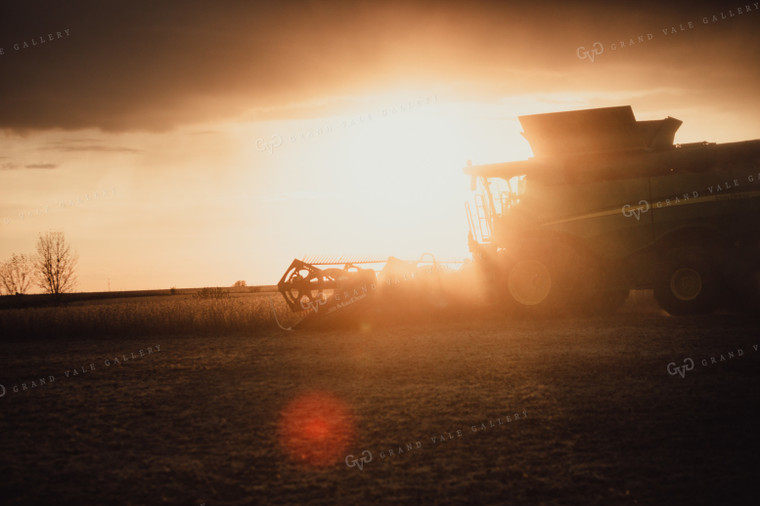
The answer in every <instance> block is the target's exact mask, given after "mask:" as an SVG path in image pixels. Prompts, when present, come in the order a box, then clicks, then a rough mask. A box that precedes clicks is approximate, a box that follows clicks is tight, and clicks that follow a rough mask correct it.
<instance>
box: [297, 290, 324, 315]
mask: <svg viewBox="0 0 760 506" xmlns="http://www.w3.org/2000/svg"><path fill="white" fill-rule="evenodd" d="M325 304H327V297H325V294H324V293H322V292H319V294H317V300H315V301H314V302H311V301H305V300H303V299H301V308H302V309H303V310H304V311H309V310H312V311H314V312H315V313H318V312H319V306H324V305H325Z"/></svg>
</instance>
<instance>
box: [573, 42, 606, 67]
mask: <svg viewBox="0 0 760 506" xmlns="http://www.w3.org/2000/svg"><path fill="white" fill-rule="evenodd" d="M603 53H604V46H603V45H602V43H601V42H594V45H592V46H591V50H590V51H588V50H586V48H585V47H584V46H580V47H579V48H578V49H577V50H576V51H575V54H576V56H578V59H579V60H585V59H586V58H588V59H589V60H591V63H594V58H596V57H597V56H599V55H601V54H603Z"/></svg>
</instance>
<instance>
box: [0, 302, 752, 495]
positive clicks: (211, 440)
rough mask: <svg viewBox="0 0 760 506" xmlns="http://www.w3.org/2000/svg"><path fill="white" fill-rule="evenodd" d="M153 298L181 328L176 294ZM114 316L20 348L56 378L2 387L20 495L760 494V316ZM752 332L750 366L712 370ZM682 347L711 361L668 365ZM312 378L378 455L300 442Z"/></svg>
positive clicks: (32, 367) (5, 471)
mask: <svg viewBox="0 0 760 506" xmlns="http://www.w3.org/2000/svg"><path fill="white" fill-rule="evenodd" d="M178 302H180V303H182V301H178ZM200 302H204V301H191V302H188V303H193V304H198V303H200ZM253 303H254V304H265V305H268V301H266V299H265V298H259V299H257V300H256V301H255V302H253ZM155 304H157V307H156V308H155V309H154V310H153V311H155V313H151V314H152V315H154V316H155V317H156V318H159V317H160V315H161V314H164V315H168V316H164V318H167V323H162V325H169V323H168V321H169V320H170V318H171V317H172V316H171V315H172V313H171V311H172V307H174V308H175V309H174V310H176V307H177V306H171V305H167V306H163V305H162V304H164V302H163V301H156V302H155ZM167 304H168V303H167ZM171 304H176V302H171ZM235 304H241V305H239V306H238V305H235ZM246 304H247V305H246ZM113 305H114V306H115V309H114V311H116V312H117V313H118V312H127V308H126V306H121V305H119V304H118V303H115V304H113ZM194 307H198V306H194ZM208 307H209V309H208V310H209V311H218V310H216V309H211V308H212V307H213V306H212V305H209V306H208ZM255 307H258V308H259V309H260V308H261V307H265V306H255ZM233 308H238V310H241V311H245V310H251V308H252V306H251V302H250V301H249V302H245V301H239V302H232V305H229V306H227V309H226V310H228V311H233ZM240 308H243V309H240ZM246 308H247V309H246ZM642 308H643V309H642ZM63 309H77V310H78V309H79V308H76V307H70V308H63ZM85 309H86V308H82V310H83V313H81V314H82V316H81V318H82V321H85V322H86V321H87V320H86V318H85V316H84V315H86V314H87V313H86V312H84V310H85ZM260 310H261V309H260ZM49 314H52V315H55V314H57V313H55V312H51V313H49ZM75 314H77V313H76V312H75ZM111 314H113V313H108V312H105V313H102V315H101V316H100V317H99V318H100V319H99V320H98V324H102V325H104V326H105V327H104V328H105V329H114V330H113V332H114V334H108V333H107V332H104V331H103V330H102V329H101V327H99V326H98V325H96V324H88V325H91V327H84V328H91V329H92V332H97V333H96V334H83V335H77V334H76V332H75V333H74V334H72V337H68V338H65V339H64V338H60V339H38V340H23V341H22V340H15V341H13V342H7V341H6V342H4V343H3V344H2V346H3V348H2V355H0V360H1V363H2V369H1V371H2V372H1V373H0V384H3V385H5V387H8V388H9V387H11V385H14V384H18V383H19V382H20V381H23V380H29V379H32V378H36V377H39V376H42V375H46V376H47V375H54V376H55V378H56V381H55V382H54V383H51V384H47V385H44V386H39V387H37V388H35V389H30V390H28V391H23V392H18V393H15V392H12V391H11V390H10V389H9V390H8V392H7V393H6V395H5V396H4V398H0V403H2V418H0V434H2V436H0V438H2V439H1V442H2V446H1V447H0V472H2V475H3V481H2V483H1V484H0V497H2V498H3V502H4V503H5V504H46V503H51V502H55V503H56V504H82V503H86V504H195V505H200V504H201V503H205V504H207V505H215V504H226V505H238V504H306V503H316V504H334V503H339V504H378V503H386V504H399V503H407V504H408V503H412V504H414V503H427V504H435V503H437V504H442V503H448V504H465V503H469V504H472V503H490V504H505V503H509V504H585V505H593V504H600V505H601V504H663V503H667V504H695V503H707V504H749V503H751V501H750V500H749V499H748V498H749V497H751V496H749V495H747V494H751V493H753V492H754V493H756V492H757V488H756V487H757V485H756V475H757V471H758V470H759V469H760V466H759V465H758V457H757V454H758V452H757V450H758V448H760V445H759V444H758V443H759V439H760V437H759V436H758V435H757V429H756V417H755V414H754V413H755V408H756V405H757V402H758V400H760V399H758V397H759V395H760V394H759V393H758V390H757V384H758V382H757V379H758V376H759V375H760V367H758V366H759V365H760V360H759V359H758V357H760V353H755V352H754V351H753V350H752V347H751V346H752V345H753V344H756V343H757V342H758V340H760V339H758V337H757V336H758V332H757V331H758V328H760V324H759V323H758V321H757V319H756V318H751V317H741V318H740V317H734V316H729V315H714V316H708V317H694V318H681V319H674V318H669V317H667V316H664V315H663V314H662V313H661V312H659V311H658V310H654V309H651V308H649V306H647V305H646V303H643V302H642V303H641V304H640V306H637V307H630V306H629V307H627V308H626V309H624V311H623V312H622V313H621V314H619V315H617V316H616V317H607V318H565V319H559V320H552V321H542V320H533V321H513V320H509V319H506V318H504V317H501V316H498V315H490V316H487V317H480V318H469V319H467V318H459V319H458V320H457V321H445V322H432V323H431V322H427V323H417V324H415V323H407V324H402V325H390V326H371V325H365V326H364V327H362V330H352V329H342V330H341V329H339V330H331V331H308V332H297V333H286V332H283V331H280V330H279V329H276V328H273V327H272V322H271V321H269V322H268V323H259V322H261V321H266V320H250V321H249V322H248V325H251V326H252V327H250V328H248V327H245V326H243V327H240V328H239V329H238V328H236V329H238V330H239V332H219V333H215V332H213V331H211V327H209V330H208V331H207V332H205V333H204V335H197V333H196V332H188V333H187V334H183V332H182V330H177V331H176V332H174V333H172V334H171V336H175V337H169V335H167V336H163V337H161V338H160V339H159V338H148V337H146V335H141V334H140V333H139V332H134V331H130V332H133V333H132V334H131V335H128V334H127V333H124V332H123V331H122V333H119V329H118V324H117V323H114V322H110V321H108V318H107V316H108V315H111ZM209 314H214V313H209ZM221 314H222V315H224V314H225V313H224V312H223V311H222V313H221ZM231 314H233V315H234V314H235V313H234V311H233V313H231ZM229 317H231V316H229ZM123 318H125V320H121V321H122V323H123V322H125V321H126V322H127V323H126V324H130V323H129V322H130V320H129V319H128V318H129V317H128V316H124V317H123ZM203 318H206V319H207V320H205V321H212V322H213V321H217V320H214V319H212V318H211V317H210V316H205V317H203ZM214 318H216V316H215V317H214ZM267 318H268V316H267ZM151 321H152V319H151ZM158 321H159V322H161V321H163V320H160V319H159V320H158ZM180 321H184V325H185V327H182V328H183V329H184V328H188V329H193V330H195V328H194V325H196V324H197V321H195V320H189V319H188V320H180ZM218 321H221V322H224V321H226V320H224V319H220V320H218ZM148 323H150V322H149V321H144V320H140V319H137V320H136V321H135V322H133V323H131V325H133V329H135V328H139V325H148ZM30 325H34V324H33V323H30ZM78 325H85V324H84V323H79V324H78ZM256 325H261V326H256ZM267 325H268V327H267ZM75 328H79V329H80V330H81V328H82V327H74V326H72V327H70V330H72V331H73V330H74V329H75ZM251 328H252V329H253V330H252V331H250V332H249V333H248V334H247V335H246V332H248V330H250V329H251ZM245 329H248V330H245ZM41 335H43V336H46V335H47V334H45V333H42V334H41ZM62 335H64V334H61V335H59V337H60V336H62ZM108 335H116V336H119V338H118V339H104V338H102V337H107V336H108ZM94 337H97V338H94ZM157 345H158V346H160V351H159V352H156V353H153V354H151V355H145V356H142V357H140V356H139V354H138V353H139V352H138V350H144V349H146V348H147V347H151V346H152V347H154V349H155V346H157ZM739 347H742V348H744V349H745V352H746V353H745V356H744V357H743V358H742V359H740V360H739V359H735V360H733V361H728V362H725V363H718V364H716V365H714V366H713V365H711V366H709V367H702V366H701V365H699V360H700V359H701V358H702V357H710V356H719V355H720V354H722V353H725V352H727V351H729V350H735V349H737V348H739ZM131 353H135V354H138V355H136V356H137V358H131V356H130V354H131ZM125 354H126V356H127V357H128V358H129V360H128V361H123V362H121V363H120V364H119V365H118V366H117V365H115V364H114V362H113V357H115V356H119V357H122V356H124V355H125ZM684 356H690V357H693V358H694V359H695V361H697V363H698V368H697V369H696V370H694V371H692V372H690V373H689V374H688V375H687V376H686V377H684V378H681V377H680V376H677V375H676V376H673V375H669V374H668V372H667V369H666V365H667V364H668V363H669V362H671V361H677V362H679V363H680V360H681V359H682V358H683V357H684ZM106 360H108V361H109V363H110V365H109V366H106V365H105V361H106ZM90 363H92V364H95V370H92V371H89V372H87V373H83V374H81V375H77V376H73V377H72V376H70V375H69V376H68V377H67V376H66V375H65V374H64V371H69V370H72V369H74V368H76V367H79V366H84V365H87V364H90ZM314 393H318V394H319V395H327V396H330V398H333V399H336V400H337V401H336V402H340V403H343V405H344V406H345V407H346V410H347V412H348V413H349V415H350V416H348V417H347V420H348V422H347V423H350V424H351V427H350V429H351V430H347V431H346V434H347V439H345V440H343V441H341V448H340V450H341V455H343V452H345V455H348V454H352V455H354V456H360V455H361V454H362V452H363V451H364V450H368V451H369V452H371V454H372V456H373V458H372V461H370V462H367V463H365V464H364V466H363V469H361V470H360V469H358V468H357V467H348V466H347V465H346V463H345V461H343V460H338V461H336V462H330V463H327V464H326V465H324V466H314V465H309V464H307V463H304V462H298V461H297V459H296V460H294V458H293V455H292V454H291V453H289V452H288V451H287V448H286V447H285V446H286V445H284V443H283V440H282V424H283V412H287V411H288V409H287V408H288V406H290V405H291V403H293V402H297V401H298V399H301V398H302V397H303V396H309V395H312V394H314ZM523 410H524V411H525V413H526V414H527V416H526V417H524V418H520V419H519V420H513V421H512V422H511V423H509V424H502V425H499V424H498V422H497V420H499V419H501V420H502V421H503V420H504V417H505V416H506V415H510V414H513V413H515V412H523ZM302 415H303V423H304V424H305V425H303V428H304V430H306V431H308V430H311V429H310V427H311V426H310V425H308V424H307V422H308V418H309V413H308V411H307V412H305V413H304V412H302ZM299 420H301V418H298V419H296V420H295V421H293V423H295V424H296V427H298V423H300V422H299ZM491 423H493V424H494V427H491ZM481 424H483V425H485V428H484V429H483V428H482V427H483V425H481ZM473 425H476V426H477V427H478V430H477V431H473V430H472V426H473ZM457 430H459V431H461V432H462V434H463V435H462V437H458V436H457ZM450 436H453V438H451V437H450ZM431 438H433V439H435V438H437V439H438V440H437V442H434V441H433V439H431ZM417 441H419V442H420V443H421V447H419V448H417V447H416V445H415V443H416V442H417ZM408 443H412V445H413V446H415V448H414V449H413V450H411V451H406V452H404V453H403V454H400V453H398V450H397V449H398V447H399V446H401V447H403V448H406V444H408ZM391 449H392V450H394V455H392V456H391V455H390V453H389V450H391ZM381 454H382V455H383V456H381Z"/></svg>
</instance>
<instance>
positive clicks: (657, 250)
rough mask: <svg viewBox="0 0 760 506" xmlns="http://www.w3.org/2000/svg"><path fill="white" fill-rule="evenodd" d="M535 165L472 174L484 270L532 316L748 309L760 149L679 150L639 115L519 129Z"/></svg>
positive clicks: (533, 121) (568, 116)
mask: <svg viewBox="0 0 760 506" xmlns="http://www.w3.org/2000/svg"><path fill="white" fill-rule="evenodd" d="M520 122H521V124H522V126H523V130H524V133H523V135H524V136H525V138H526V139H527V140H528V142H529V143H530V145H531V147H532V149H533V153H534V155H535V157H534V158H531V159H529V160H526V161H518V162H508V163H497V164H490V165H479V166H472V165H470V166H468V167H467V168H465V169H464V170H465V173H467V174H469V175H470V176H471V177H472V186H473V190H479V191H478V192H477V194H476V198H475V207H474V208H471V207H469V206H468V218H469V222H470V235H469V245H470V251H471V252H472V254H473V258H474V261H475V262H476V264H477V265H480V266H481V267H482V268H483V269H485V270H486V271H487V272H489V273H490V277H491V278H492V279H493V280H494V283H493V287H494V291H495V292H497V293H496V294H495V295H496V296H497V297H498V298H499V300H504V301H506V303H507V304H508V305H509V306H510V307H511V308H512V309H513V310H515V311H517V312H521V313H524V314H541V315H548V314H556V313H559V312H568V311H570V312H610V311H614V310H615V309H617V308H618V307H619V306H620V305H622V303H623V302H624V301H625V299H626V297H627V296H628V292H629V290H630V289H633V288H653V289H654V294H655V297H656V299H657V301H658V302H659V304H660V305H661V307H662V308H663V309H665V310H666V311H668V312H669V313H671V314H691V313H704V312H709V311H713V310H715V309H717V308H718V307H719V306H720V305H721V303H725V304H726V305H730V306H731V307H737V306H740V305H743V304H745V303H747V302H748V301H749V300H750V299H751V298H752V297H753V296H754V294H755V293H756V291H757V284H758V283H757V281H758V278H757V274H758V270H760V265H759V263H758V259H760V140H752V141H744V142H734V143H726V144H715V143H707V142H702V143H694V144H682V145H677V144H673V139H674V136H675V133H676V130H677V129H678V127H679V126H680V125H681V121H679V120H676V119H674V118H670V117H668V118H666V119H663V120H659V121H637V120H636V119H635V117H634V115H633V111H632V109H631V107H630V106H626V107H612V108H604V109H590V110H581V111H571V112H560V113H552V114H538V115H531V116H522V117H520Z"/></svg>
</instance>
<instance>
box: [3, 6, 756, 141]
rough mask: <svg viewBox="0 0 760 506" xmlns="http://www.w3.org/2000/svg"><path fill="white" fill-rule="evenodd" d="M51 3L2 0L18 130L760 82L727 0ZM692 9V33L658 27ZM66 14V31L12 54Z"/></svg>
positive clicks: (136, 127)
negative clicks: (335, 102) (394, 95)
mask: <svg viewBox="0 0 760 506" xmlns="http://www.w3.org/2000/svg"><path fill="white" fill-rule="evenodd" d="M38 3H39V2H28V3H26V2H25V3H22V4H19V5H17V6H15V7H14V12H13V15H10V13H7V12H0V47H4V48H5V51H6V54H5V55H3V56H0V72H2V73H3V75H4V76H12V78H7V79H2V80H0V110H3V115H2V117H0V128H5V129H10V130H13V131H16V132H23V131H26V130H30V129H31V130H40V129H64V130H77V129H84V128H96V129H100V130H104V131H114V132H121V131H166V130H169V129H173V128H176V127H178V126H182V125H186V124H193V123H200V122H204V123H209V122H212V121H215V120H219V119H223V120H225V119H236V118H239V117H241V116H245V115H246V114H247V113H248V112H249V111H253V114H251V115H250V117H249V119H250V120H254V121H255V120H258V119H276V118H280V117H281V116H280V114H282V115H284V116H286V117H291V116H292V115H293V114H299V111H300V109H303V108H299V107H295V108H293V107H291V106H292V104H303V103H310V102H319V101H324V100H330V97H361V96H365V95H367V94H372V93H379V92H383V91H387V90H389V89H405V88H407V87H414V88H415V89H427V90H429V89H431V88H434V87H436V86H440V85H442V84H452V83H462V86H461V87H460V90H461V91H462V92H463V93H468V92H469V91H471V89H472V87H477V86H479V85H482V84H483V83H489V84H493V85H499V86H500V88H501V90H502V91H503V92H504V93H503V94H502V95H501V96H504V94H520V93H529V92H538V93H541V92H551V91H560V90H579V91H582V90H591V91H593V90H594V89H600V88H603V87H605V86H606V87H613V88H614V87H620V86H626V87H628V88H632V87H637V86H638V87H647V86H651V85H653V84H654V85H657V86H660V85H665V86H672V85H675V84H682V83H687V82H688V83H689V85H690V86H692V87H699V88H702V89H711V90H717V89H719V90H720V91H721V93H725V94H733V95H736V96H740V95H745V96H746V95H752V96H753V97H754V89H755V88H756V83H757V80H758V75H759V74H760V67H758V66H757V65H752V64H751V62H753V61H754V60H755V59H756V54H757V52H758V51H759V50H760V39H758V37H756V36H755V31H756V29H755V27H756V25H757V23H758V22H760V12H757V13H756V12H751V13H749V14H746V15H744V17H739V18H736V19H732V20H728V21H725V22H722V23H716V24H711V25H702V23H701V19H702V17H703V16H706V15H713V13H720V12H721V11H724V10H727V8H726V7H724V5H725V3H720V2H717V1H713V2H706V1H702V2H699V1H697V2H685V1H676V2H668V3H667V4H665V3H663V2H655V1H651V0H642V1H637V2H622V3H614V4H613V3H611V2H608V3H598V2H590V1H587V2H559V1H555V2H548V1H542V0H535V1H533V2H530V3H524V4H516V3H514V2H477V3H467V4H464V3H459V2H453V1H446V0H440V1H436V2H433V1H415V2H401V1H394V0H388V1H386V2H370V1H356V2H349V1H335V2H329V3H320V2H287V3H285V2H282V3H276V2H271V3H266V4H264V3H260V2H225V1H219V2H214V3H213V4H212V5H209V4H208V3H206V2H178V1H165V2H154V1H147V0H135V1H133V2H129V3H119V4H111V3H106V2H96V1H93V0H87V1H84V0H75V1H72V2H67V3H65V4H64V3H58V2H50V3H49V5H47V6H46V8H45V9H39V8H38V5H37V4H38ZM742 3H743V2H737V5H741V4H742ZM16 11H18V12H16ZM752 16H755V17H754V18H752ZM688 21H693V22H695V23H696V25H697V27H696V28H695V29H694V30H693V31H692V32H683V33H681V32H679V33H677V34H671V35H667V36H666V35H663V34H662V33H659V31H660V30H661V29H662V28H665V27H668V26H678V25H679V23H685V22H688ZM63 28H69V29H70V36H69V37H68V38H66V39H61V40H57V41H56V42H55V43H50V44H48V45H46V46H44V47H43V46H41V47H34V48H30V49H25V50H24V51H20V52H14V51H11V52H10V53H8V50H9V48H11V47H12V45H13V44H14V43H16V42H19V41H24V40H30V39H31V38H33V37H35V36H39V35H41V34H45V33H49V32H51V31H53V32H54V31H60V30H62V29H63ZM648 32H652V33H653V34H655V35H656V37H655V39H654V40H652V41H651V42H648V43H647V44H646V45H641V46H640V47H638V46H636V47H631V48H626V49H625V50H624V51H620V50H619V51H617V52H616V53H614V54H613V53H611V50H609V49H608V53H607V54H605V55H604V56H603V57H600V58H599V59H598V60H597V61H596V62H595V63H593V64H590V63H589V62H586V61H580V60H579V59H578V58H577V57H576V49H577V47H578V46H580V45H586V46H590V44H592V43H593V42H594V41H597V40H599V41H602V42H604V43H605V44H610V43H612V42H614V41H619V40H625V39H628V38H629V37H633V36H636V35H638V34H639V33H648ZM706 68H709V69H710V72H709V74H710V75H707V74H708V73H706V72H705V69H706ZM542 75H543V76H545V77H546V78H544V79H542V78H541V76H542ZM551 75H553V76H554V77H551ZM752 100H753V104H756V103H757V99H755V98H752ZM305 109H309V108H305ZM304 112H306V113H307V114H308V113H309V112H308V111H304ZM77 149H78V150H85V149H87V148H86V147H82V148H77ZM119 149H121V150H123V152H131V151H129V150H130V148H116V150H119ZM90 150H102V151H105V150H107V149H106V148H92V149H90Z"/></svg>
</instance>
